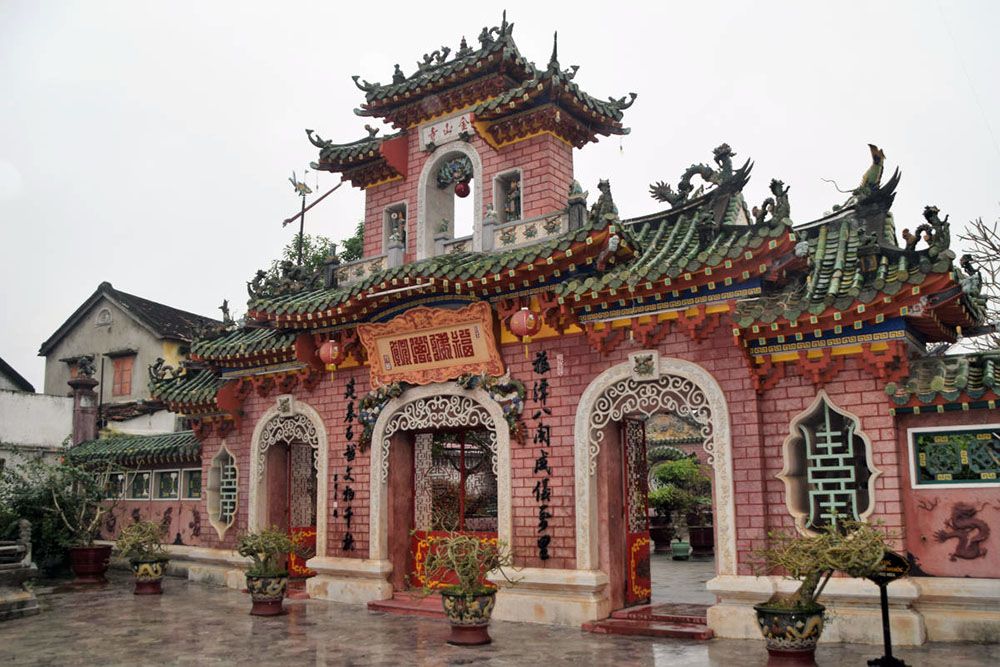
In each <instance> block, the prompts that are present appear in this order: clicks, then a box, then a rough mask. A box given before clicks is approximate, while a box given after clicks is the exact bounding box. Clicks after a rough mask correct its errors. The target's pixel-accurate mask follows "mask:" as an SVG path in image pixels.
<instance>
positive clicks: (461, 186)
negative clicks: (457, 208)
mask: <svg viewBox="0 0 1000 667" xmlns="http://www.w3.org/2000/svg"><path fill="white" fill-rule="evenodd" d="M455 194H456V195H457V196H459V197H462V198H465V197H468V196H469V182H468V181H459V182H458V183H455Z"/></svg>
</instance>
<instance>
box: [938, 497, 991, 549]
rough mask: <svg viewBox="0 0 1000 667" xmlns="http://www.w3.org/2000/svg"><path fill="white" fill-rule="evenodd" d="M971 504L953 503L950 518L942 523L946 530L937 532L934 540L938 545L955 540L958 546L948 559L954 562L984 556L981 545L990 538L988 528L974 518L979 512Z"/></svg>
mask: <svg viewBox="0 0 1000 667" xmlns="http://www.w3.org/2000/svg"><path fill="white" fill-rule="evenodd" d="M981 509H982V507H980V508H978V509H977V508H976V507H975V506H974V505H972V504H971V503H955V504H954V505H952V506H951V516H950V517H949V518H948V519H947V520H946V521H945V522H944V527H945V528H947V530H938V531H937V532H935V533H934V539H935V540H937V541H938V543H944V542H947V541H948V540H952V539H957V540H958V544H957V545H955V550H954V551H952V552H951V555H950V556H949V558H950V559H951V560H952V561H956V560H958V559H959V558H961V559H963V560H975V559H977V558H984V557H985V556H986V549H984V548H983V544H984V543H985V542H986V540H988V539H989V538H990V527H989V526H988V525H987V524H986V522H985V521H983V520H982V519H978V518H976V515H977V514H979V510H981Z"/></svg>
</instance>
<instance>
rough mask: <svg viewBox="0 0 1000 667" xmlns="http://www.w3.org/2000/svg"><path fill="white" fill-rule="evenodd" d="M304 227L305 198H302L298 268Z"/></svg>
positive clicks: (300, 263)
mask: <svg viewBox="0 0 1000 667" xmlns="http://www.w3.org/2000/svg"><path fill="white" fill-rule="evenodd" d="M305 227H306V198H305V197H304V196H303V197H302V212H301V213H299V266H302V241H303V239H302V235H303V232H305Z"/></svg>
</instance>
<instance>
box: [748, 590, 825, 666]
mask: <svg viewBox="0 0 1000 667" xmlns="http://www.w3.org/2000/svg"><path fill="white" fill-rule="evenodd" d="M754 611H756V612H757V625H758V627H760V632H761V634H762V635H764V641H765V642H766V643H767V652H768V653H769V654H770V655H771V656H773V657H775V658H780V659H784V661H785V662H789V663H792V662H797V663H799V664H806V665H811V664H814V658H815V654H816V643H817V642H818V641H819V636H820V634H822V632H823V612H824V611H826V609H825V608H824V607H823V605H816V607H815V609H812V610H810V611H798V610H791V609H777V608H773V607H769V606H767V604H759V605H755V606H754Z"/></svg>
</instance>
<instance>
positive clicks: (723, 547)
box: [573, 352, 736, 575]
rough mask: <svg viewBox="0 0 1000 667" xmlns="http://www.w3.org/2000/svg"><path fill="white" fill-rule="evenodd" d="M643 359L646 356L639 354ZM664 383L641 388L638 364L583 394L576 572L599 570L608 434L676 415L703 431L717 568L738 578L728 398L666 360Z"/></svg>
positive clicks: (695, 368) (692, 370) (695, 371)
mask: <svg viewBox="0 0 1000 667" xmlns="http://www.w3.org/2000/svg"><path fill="white" fill-rule="evenodd" d="M639 354H641V352H640V353H639ZM658 365H659V378H658V379H657V380H655V381H653V380H647V381H644V382H637V381H636V380H635V379H634V377H633V375H632V374H633V364H632V363H631V362H630V361H629V362H625V363H622V364H618V365H616V366H612V367H611V368H609V369H608V370H606V371H604V372H603V373H601V374H600V375H599V376H597V377H596V378H595V379H594V381H593V382H591V383H590V385H589V386H588V387H587V389H586V390H585V391H584V392H583V396H582V397H581V399H580V403H579V407H578V409H577V413H576V423H575V428H574V448H573V466H574V470H575V474H576V567H577V569H579V570H594V569H597V568H598V556H597V525H598V512H599V511H600V509H599V508H598V506H597V484H596V482H595V480H596V476H595V473H596V464H597V455H598V453H599V452H600V448H601V443H602V442H603V439H604V434H603V432H604V430H605V428H606V427H608V426H609V425H611V424H613V423H615V422H617V421H620V420H621V419H622V417H624V416H626V415H629V414H633V415H635V414H641V415H645V416H650V415H652V414H653V413H655V412H657V411H659V410H671V411H674V412H677V414H683V415H687V416H690V417H691V418H693V419H694V420H695V421H696V422H698V423H699V424H701V425H702V434H703V435H704V436H705V442H704V448H705V452H706V453H707V454H708V462H709V463H710V464H711V465H712V468H713V470H714V473H715V474H714V484H713V491H714V496H715V497H714V502H713V509H714V517H715V532H716V540H715V542H716V567H717V568H718V574H720V575H726V574H730V575H735V574H736V529H735V514H736V509H735V506H734V503H733V461H732V442H731V440H730V425H729V411H728V409H727V407H726V398H725V394H723V393H722V389H721V388H720V387H719V384H718V383H717V382H716V381H715V378H713V377H712V375H711V374H710V373H709V372H708V371H706V370H705V369H704V368H702V367H701V366H699V365H697V364H694V363H691V362H689V361H683V360H681V359H671V358H666V357H660V358H659V360H658Z"/></svg>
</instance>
